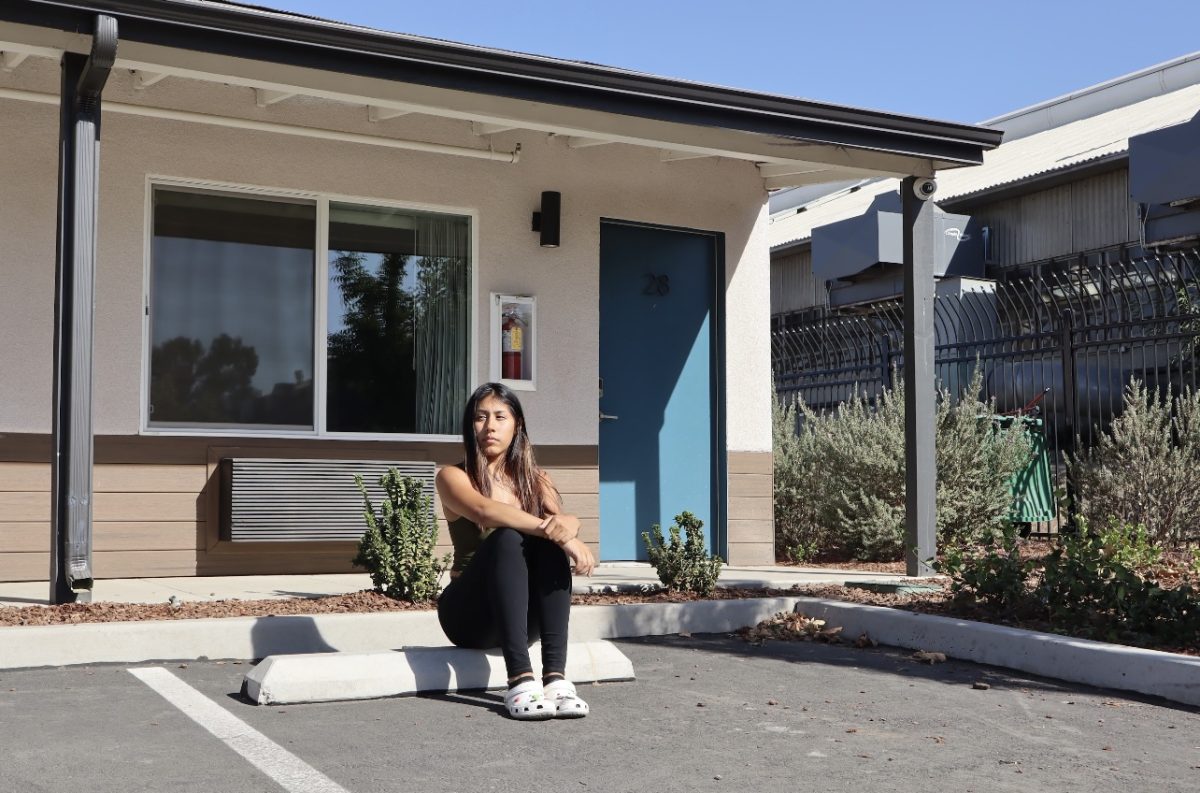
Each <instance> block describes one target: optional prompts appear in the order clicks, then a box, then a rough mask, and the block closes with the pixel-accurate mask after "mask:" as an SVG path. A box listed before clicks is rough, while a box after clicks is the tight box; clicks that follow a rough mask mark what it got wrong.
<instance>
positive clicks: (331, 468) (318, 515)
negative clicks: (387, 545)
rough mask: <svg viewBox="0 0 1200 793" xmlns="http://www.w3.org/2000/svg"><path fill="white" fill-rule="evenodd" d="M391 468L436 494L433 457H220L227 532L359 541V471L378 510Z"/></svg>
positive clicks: (237, 537)
mask: <svg viewBox="0 0 1200 793" xmlns="http://www.w3.org/2000/svg"><path fill="white" fill-rule="evenodd" d="M389 468H396V469H399V471H400V473H401V475H403V476H411V477H413V478H414V479H418V480H420V481H421V482H422V483H423V485H424V488H423V491H424V493H426V494H427V495H429V496H430V497H431V498H432V497H433V492H434V490H433V489H434V484H433V477H434V471H435V466H434V464H433V463H432V462H425V461H412V460H404V461H399V462H389V461H386V460H272V459H251V458H236V457H231V458H226V459H224V460H222V461H221V487H222V494H223V496H224V498H222V500H221V503H222V513H223V514H222V516H221V517H222V521H221V526H222V532H221V538H222V539H223V540H227V541H231V542H297V541H310V542H345V541H352V542H357V541H358V540H359V538H361V537H362V535H363V532H364V531H365V530H366V522H365V521H364V520H363V501H362V494H361V493H359V491H358V487H357V486H356V485H355V484H354V475H355V474H359V475H361V476H362V478H363V483H364V484H365V485H366V486H367V492H368V493H369V494H370V495H371V501H372V502H373V503H374V504H375V508H376V510H378V509H379V508H380V504H381V503H382V501H383V488H381V487H380V486H379V477H381V476H382V475H383V474H384V473H385V472H386V471H387V470H388V469H389Z"/></svg>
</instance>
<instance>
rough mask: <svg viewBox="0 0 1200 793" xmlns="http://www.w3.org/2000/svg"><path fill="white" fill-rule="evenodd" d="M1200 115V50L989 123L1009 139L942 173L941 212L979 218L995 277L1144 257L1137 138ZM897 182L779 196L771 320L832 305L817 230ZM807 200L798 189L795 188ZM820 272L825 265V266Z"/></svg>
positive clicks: (863, 209)
mask: <svg viewBox="0 0 1200 793" xmlns="http://www.w3.org/2000/svg"><path fill="white" fill-rule="evenodd" d="M1198 111H1200V53H1196V54H1193V55H1189V56H1185V57H1182V58H1178V59H1176V60H1173V61H1170V62H1168V63H1165V64H1161V65H1159V66H1155V67H1151V68H1149V69H1146V70H1144V71H1141V72H1137V73H1135V74H1131V75H1127V76H1125V77H1121V78H1118V79H1116V80H1112V81H1110V82H1107V83H1103V84H1101V85H1097V86H1093V87H1091V88H1088V89H1085V90H1082V91H1079V92H1076V93H1073V94H1070V95H1068V96H1064V97H1059V98H1056V99H1052V100H1049V101H1047V102H1044V103H1041V104H1039V105H1036V106H1034V107H1030V108H1025V109H1022V110H1018V111H1016V112H1014V113H1010V114H1008V115H1005V116H1001V117H998V118H995V119H991V120H989V121H986V122H984V125H985V126H991V127H994V128H997V129H1003V130H1004V131H1005V141H1004V143H1003V144H1002V145H1001V146H1000V147H998V148H996V149H994V150H992V151H989V152H987V153H986V154H985V156H984V162H983V164H982V165H979V166H976V167H973V168H963V169H959V170H955V171H948V172H945V173H942V174H939V176H938V192H937V197H936V198H935V200H936V202H937V204H938V206H939V207H940V208H941V209H943V210H945V211H946V212H953V213H958V214H965V215H970V216H971V218H972V220H973V221H974V222H975V223H976V228H979V229H980V230H981V232H982V233H983V234H984V238H985V248H984V256H985V264H986V275H987V276H989V277H997V276H1002V275H1003V274H1004V273H1006V272H1012V271H1014V270H1027V269H1036V268H1038V267H1039V266H1041V265H1044V264H1047V263H1051V262H1055V261H1060V260H1064V259H1078V258H1080V257H1084V258H1088V259H1089V260H1091V261H1096V260H1104V259H1105V258H1106V257H1107V258H1108V259H1109V260H1116V259H1117V258H1122V257H1128V256H1130V255H1137V254H1138V253H1140V248H1141V242H1140V237H1141V223H1140V221H1139V217H1138V210H1137V205H1136V204H1135V202H1134V201H1133V199H1132V198H1131V197H1130V189H1129V165H1128V163H1129V139H1130V138H1131V137H1133V136H1136V135H1140V134H1143V133H1146V132H1151V131H1154V130H1158V129H1162V128H1165V127H1170V126H1173V125H1176V124H1181V123H1183V122H1186V121H1188V120H1189V119H1191V118H1192V117H1193V116H1195V115H1196V114H1197V112H1198ZM898 186H899V182H898V180H895V179H882V180H864V181H862V182H858V183H853V184H844V183H843V184H841V185H836V186H831V187H833V188H835V189H833V190H832V191H831V192H829V193H827V194H825V195H821V196H818V197H816V198H810V196H811V192H809V193H808V194H805V195H804V196H803V198H804V199H805V200H804V202H803V203H800V204H798V205H797V204H796V202H795V200H789V195H788V194H789V193H790V192H793V191H783V192H781V193H780V194H777V195H776V196H774V197H773V198H772V210H773V211H772V215H771V224H770V241H771V312H772V315H773V316H776V317H778V316H779V315H784V314H792V313H794V312H805V313H808V312H810V311H812V310H814V309H816V310H820V309H822V308H825V307H827V306H828V305H829V288H828V283H827V282H825V281H824V280H818V279H817V278H815V277H814V276H813V268H812V261H813V255H812V241H813V230H814V229H816V228H821V227H824V226H828V225H830V224H833V223H836V222H838V221H844V220H846V219H848V218H855V217H859V216H862V215H864V214H866V213H867V212H870V211H875V210H874V209H872V208H871V205H872V203H873V202H875V201H876V200H877V199H878V198H879V197H880V196H883V195H886V194H888V193H895V192H896V191H897V190H898ZM796 192H799V191H796ZM819 269H820V268H819Z"/></svg>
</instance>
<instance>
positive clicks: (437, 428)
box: [326, 203, 469, 434]
mask: <svg viewBox="0 0 1200 793" xmlns="http://www.w3.org/2000/svg"><path fill="white" fill-rule="evenodd" d="M468 263H469V225H468V220H467V219H466V218H463V217H454V216H448V215H437V214H432V213H423V212H413V211H410V210H396V209H386V208H379V207H362V206H356V205H349V204H336V203H335V204H331V205H330V210H329V290H328V292H329V301H328V309H327V311H328V314H327V318H328V334H329V335H328V367H327V372H328V374H327V387H326V427H327V429H328V430H329V431H331V432H418V433H448V434H453V433H455V432H456V431H457V427H456V419H457V411H458V410H460V409H461V405H462V402H463V400H464V399H465V397H466V386H467V383H466V377H467V371H466V369H467V325H468V323H467V317H468V313H467V312H468V310H469V305H468V298H469V294H468Z"/></svg>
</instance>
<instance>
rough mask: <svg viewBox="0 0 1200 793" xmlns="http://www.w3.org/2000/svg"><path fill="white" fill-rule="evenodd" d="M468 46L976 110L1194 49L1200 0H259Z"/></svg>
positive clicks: (971, 116)
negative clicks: (512, 0) (719, 0)
mask: <svg viewBox="0 0 1200 793" xmlns="http://www.w3.org/2000/svg"><path fill="white" fill-rule="evenodd" d="M258 3H259V4H261V5H265V6H268V7H273V8H280V9H285V10H289V11H296V12H299V13H304V14H312V15H315V16H321V17H326V18H330V19H336V20H339V21H343V22H353V23H356V24H362V25H368V26H371V27H376V28H382V29H385V30H392V31H397V32H402V33H414V34H417V35H422V36H431V37H434V38H444V39H450V40H453V41H461V42H466V43H469V44H480V45H485V46H490V47H499V48H503V49H510V50H518V51H521V52H532V53H536V54H539V55H551V56H555V57H562V58H569V59H573V60H584V61H592V62H595V63H602V64H606V65H610V66H621V67H624V68H629V69H636V70H639V71H645V72H651V73H654V74H660V75H666V76H671V77H680V78H684V79H688V80H696V81H700V82H706V83H717V84H720V85H729V86H734V87H738V88H748V89H752V90H757V91H764V92H768V93H778V94H785V95H789V96H799V97H804V98H807V99H816V100H821V101H825V102H835V103H838V104H844V105H853V106H857V107H865V108H872V109H877V110H889V111H895V112H900V113H910V114H913V115H919V116H928V117H932V118H938V119H944V120H947V121H966V122H977V121H982V120H984V119H987V118H991V117H993V116H998V115H1001V114H1003V113H1007V112H1009V111H1011V110H1016V109H1018V108H1022V107H1026V106H1028V105H1031V104H1036V103H1037V102H1040V101H1042V100H1045V99H1050V98H1052V97H1055V96H1059V95H1061V94H1065V93H1069V92H1071V91H1075V90H1078V89H1080V88H1084V87H1086V86H1089V85H1094V84H1095V83H1099V82H1103V81H1105V80H1109V79H1112V78H1114V77H1119V76H1121V75H1123V74H1128V73H1129V72H1133V71H1137V70H1139V69H1142V68H1145V67H1147V66H1152V65H1154V64H1157V63H1161V62H1163V61H1166V60H1169V59H1171V58H1175V57H1178V56H1180V55H1187V54H1189V53H1192V52H1195V51H1198V50H1200V36H1197V33H1196V32H1197V30H1200V0H1094V1H1092V2H1088V1H1087V0H1036V1H1034V0H1007V2H1006V1H1005V0H999V1H998V2H995V1H993V2H983V1H982V0H957V1H956V2H947V1H946V0H818V1H816V2H814V1H813V0H790V2H771V3H762V2H744V1H743V2H714V0H693V1H692V2H688V0H673V1H671V2H668V1H667V0H594V1H591V2H583V1H581V0H557V2H547V1H546V0H533V1H532V2H502V1H500V2H498V1H497V0H489V2H479V1H478V0H419V1H415V2H414V0H388V1H385V0H258Z"/></svg>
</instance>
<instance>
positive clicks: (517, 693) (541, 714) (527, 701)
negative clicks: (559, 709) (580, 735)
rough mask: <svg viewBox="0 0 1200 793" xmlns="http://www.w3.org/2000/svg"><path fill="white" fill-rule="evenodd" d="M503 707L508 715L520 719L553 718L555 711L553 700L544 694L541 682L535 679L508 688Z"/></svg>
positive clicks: (537, 719)
mask: <svg viewBox="0 0 1200 793" xmlns="http://www.w3.org/2000/svg"><path fill="white" fill-rule="evenodd" d="M504 708H505V710H507V711H508V715H509V716H512V717H513V718H514V719H518V720H520V721H543V720H545V719H553V718H554V714H555V712H556V709H555V707H554V700H552V699H550V698H549V697H547V696H546V694H545V693H544V692H543V690H542V684H541V683H539V682H538V681H536V680H526V681H525V682H524V683H521V684H520V685H517V686H513V687H512V688H510V689H509V690H508V692H507V693H506V694H505V695H504Z"/></svg>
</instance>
